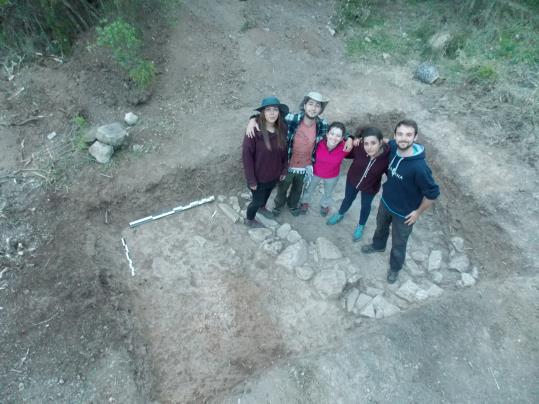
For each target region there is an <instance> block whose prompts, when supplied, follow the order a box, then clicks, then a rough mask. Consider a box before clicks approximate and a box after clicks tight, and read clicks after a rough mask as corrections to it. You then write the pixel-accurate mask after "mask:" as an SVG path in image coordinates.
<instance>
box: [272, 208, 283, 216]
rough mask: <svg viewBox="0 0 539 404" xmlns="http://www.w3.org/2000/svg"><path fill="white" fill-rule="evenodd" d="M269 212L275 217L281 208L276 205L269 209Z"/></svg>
mask: <svg viewBox="0 0 539 404" xmlns="http://www.w3.org/2000/svg"><path fill="white" fill-rule="evenodd" d="M271 213H273V217H277V216H279V215H280V214H281V208H278V207H274V208H273V209H272V211H271Z"/></svg>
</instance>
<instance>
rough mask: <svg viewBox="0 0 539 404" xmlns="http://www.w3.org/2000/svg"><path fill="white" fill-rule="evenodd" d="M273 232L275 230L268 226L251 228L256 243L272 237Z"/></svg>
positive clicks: (250, 234) (250, 232)
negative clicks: (267, 227)
mask: <svg viewBox="0 0 539 404" xmlns="http://www.w3.org/2000/svg"><path fill="white" fill-rule="evenodd" d="M272 234H273V232H272V231H271V230H270V229H266V228H258V229H250V230H249V236H250V237H251V239H252V240H253V241H254V242H255V243H261V242H262V241H264V240H265V239H267V238H268V237H270V236H271V235H272Z"/></svg>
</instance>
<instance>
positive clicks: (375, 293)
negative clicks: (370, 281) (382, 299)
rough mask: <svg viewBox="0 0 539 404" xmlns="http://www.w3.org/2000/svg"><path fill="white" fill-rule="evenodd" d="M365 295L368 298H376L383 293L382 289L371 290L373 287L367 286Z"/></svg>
mask: <svg viewBox="0 0 539 404" xmlns="http://www.w3.org/2000/svg"><path fill="white" fill-rule="evenodd" d="M365 293H366V294H368V295H369V296H373V297H374V296H378V295H381V294H383V293H384V291H383V289H378V288H373V287H370V286H368V287H367V289H366V290H365Z"/></svg>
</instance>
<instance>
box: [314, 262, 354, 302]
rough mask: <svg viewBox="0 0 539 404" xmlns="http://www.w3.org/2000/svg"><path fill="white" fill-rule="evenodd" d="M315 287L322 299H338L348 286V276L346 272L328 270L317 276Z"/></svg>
mask: <svg viewBox="0 0 539 404" xmlns="http://www.w3.org/2000/svg"><path fill="white" fill-rule="evenodd" d="M313 285H314V287H315V288H316V290H317V291H318V293H320V295H321V296H322V297H324V298H326V299H332V298H336V297H338V296H339V295H340V294H341V292H342V290H343V288H344V285H346V274H345V273H344V271H339V270H331V269H330V270H327V269H326V270H323V271H320V272H319V273H318V274H316V276H315V277H314V281H313Z"/></svg>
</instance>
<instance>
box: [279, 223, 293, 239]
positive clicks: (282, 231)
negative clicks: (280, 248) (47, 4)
mask: <svg viewBox="0 0 539 404" xmlns="http://www.w3.org/2000/svg"><path fill="white" fill-rule="evenodd" d="M290 230H292V227H291V226H290V224H288V223H283V224H282V225H281V226H279V228H278V229H277V236H278V237H280V238H282V239H285V238H286V236H288V233H290Z"/></svg>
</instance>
